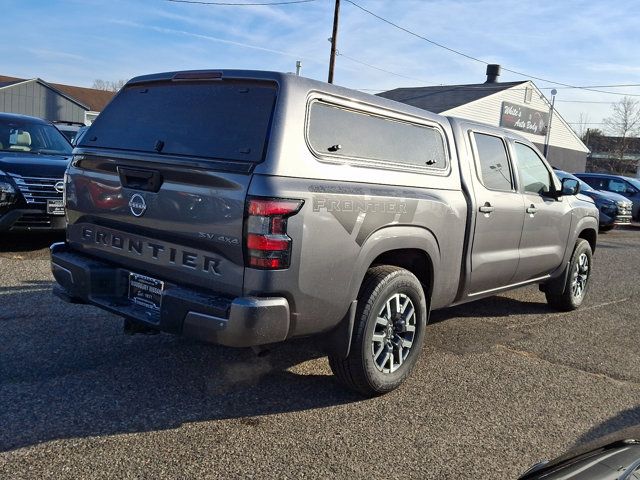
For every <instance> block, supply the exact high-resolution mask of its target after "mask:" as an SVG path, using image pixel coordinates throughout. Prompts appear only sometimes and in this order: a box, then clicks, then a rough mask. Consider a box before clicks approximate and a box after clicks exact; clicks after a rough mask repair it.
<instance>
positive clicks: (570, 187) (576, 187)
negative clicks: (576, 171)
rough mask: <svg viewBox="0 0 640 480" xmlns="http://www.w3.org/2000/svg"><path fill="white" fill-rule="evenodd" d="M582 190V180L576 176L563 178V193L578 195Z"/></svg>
mask: <svg viewBox="0 0 640 480" xmlns="http://www.w3.org/2000/svg"><path fill="white" fill-rule="evenodd" d="M579 192H580V182H578V180H576V179H574V178H565V179H563V180H562V195H577V194H578V193H579Z"/></svg>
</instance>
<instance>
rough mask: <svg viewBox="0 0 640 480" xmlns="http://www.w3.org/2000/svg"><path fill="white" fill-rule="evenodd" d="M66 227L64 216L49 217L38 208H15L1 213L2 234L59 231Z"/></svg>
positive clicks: (0, 230) (44, 211)
mask: <svg viewBox="0 0 640 480" xmlns="http://www.w3.org/2000/svg"><path fill="white" fill-rule="evenodd" d="M66 226H67V222H66V219H65V217H64V216H63V215H49V214H47V212H46V210H43V209H38V208H14V209H11V210H8V211H6V212H5V213H0V232H26V231H35V230H38V231H41V230H45V231H50V230H56V231H57V230H64V229H65V228H66Z"/></svg>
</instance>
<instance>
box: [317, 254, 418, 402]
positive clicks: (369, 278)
mask: <svg viewBox="0 0 640 480" xmlns="http://www.w3.org/2000/svg"><path fill="white" fill-rule="evenodd" d="M406 299H409V300H410V303H406ZM392 301H393V304H391V303H390V302H392ZM411 306H413V307H414V308H413V312H414V315H411V310H412V309H411ZM403 307H404V308H403ZM383 311H385V312H387V314H386V315H385V316H384V317H383V316H381V314H382V313H383ZM385 317H389V319H390V320H389V321H388V325H386V326H383V325H382V322H381V320H382V319H383V318H385ZM379 318H380V320H378V319H379ZM426 324H427V302H426V300H425V296H424V291H423V289H422V285H421V284H420V281H419V280H418V279H417V278H416V276H415V275H413V274H412V273H411V272H409V271H408V270H405V269H403V268H400V267H396V266H391V265H380V266H376V267H373V268H370V269H369V270H368V271H367V274H366V275H365V277H364V281H363V282H362V286H361V287H360V292H359V294H358V307H357V309H356V317H355V323H354V327H353V336H352V338H351V351H350V353H349V356H348V357H347V358H340V357H336V356H329V365H330V366H331V370H332V371H333V373H334V374H335V375H336V377H337V378H338V380H340V382H342V383H343V384H344V385H346V386H347V387H349V388H350V389H352V390H355V391H357V392H359V393H361V394H363V395H366V396H369V397H372V396H376V395H381V394H384V393H387V392H390V391H391V390H393V389H395V388H397V387H398V386H399V385H400V384H401V383H402V382H403V381H404V380H405V379H406V378H407V377H408V376H409V374H410V373H411V371H412V369H413V367H414V365H415V364H416V361H417V360H418V357H419V356H420V351H421V350H422V343H423V341H424V335H425V327H426ZM413 325H415V329H414V330H413V332H411V331H410V330H411V329H410V327H411V326H413ZM381 330H382V332H381ZM390 330H392V332H390ZM374 332H375V335H376V338H378V339H379V338H380V337H381V336H382V337H384V338H385V340H374ZM409 338H410V343H411V344H410V345H409V346H408V347H407V350H408V352H406V351H405V349H404V348H402V347H404V346H405V345H408V343H407V342H409ZM374 349H377V350H378V356H377V358H374V357H375V355H376V352H375V351H374ZM380 349H383V350H380ZM403 355H406V357H403V358H402V361H401V362H400V360H401V357H402V356H403ZM389 356H390V357H391V358H390V359H389ZM381 357H382V358H381ZM394 361H395V365H394ZM380 364H382V366H381V365H380ZM386 365H388V366H389V367H388V368H386ZM393 368H396V369H395V370H393ZM384 370H388V371H387V372H385V371H384Z"/></svg>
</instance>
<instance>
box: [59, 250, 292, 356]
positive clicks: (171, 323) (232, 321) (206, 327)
mask: <svg viewBox="0 0 640 480" xmlns="http://www.w3.org/2000/svg"><path fill="white" fill-rule="evenodd" d="M51 269H52V272H53V275H54V277H55V279H56V281H57V282H58V285H57V286H56V287H54V294H56V295H57V296H58V297H60V298H62V299H63V300H65V301H67V302H73V303H88V304H91V305H95V306H98V307H100V308H103V309H105V310H108V311H109V312H112V313H115V314H116V315H120V316H122V317H125V318H128V319H130V320H133V321H136V322H140V323H143V324H147V325H149V326H153V327H155V328H158V329H159V330H161V331H164V332H168V333H174V334H183V335H186V336H189V337H192V338H196V339H198V340H202V341H205V342H210V343H216V344H220V345H227V346H230V347H250V346H256V345H265V344H269V343H276V342H281V341H283V340H285V339H286V338H287V335H288V333H289V319H290V312H289V303H288V302H287V300H286V299H285V298H282V297H270V298H258V297H238V298H233V299H232V298H228V297H223V296H219V295H216V294H215V293H211V294H207V293H203V292H202V291H201V290H195V289H191V288H186V287H182V286H180V285H177V284H173V283H170V282H165V290H164V292H163V294H162V305H161V309H160V311H159V312H152V311H150V310H148V309H146V308H144V307H141V306H139V305H136V304H133V303H132V302H131V301H129V299H128V288H129V286H128V282H129V280H128V279H129V273H130V271H129V270H127V269H125V268H122V267H120V266H117V265H113V264H110V263H107V262H104V261H102V260H98V259H95V258H93V257H89V256H86V255H82V254H80V253H77V252H75V251H73V250H71V249H69V248H68V246H67V245H66V244H64V243H55V244H53V245H52V246H51Z"/></svg>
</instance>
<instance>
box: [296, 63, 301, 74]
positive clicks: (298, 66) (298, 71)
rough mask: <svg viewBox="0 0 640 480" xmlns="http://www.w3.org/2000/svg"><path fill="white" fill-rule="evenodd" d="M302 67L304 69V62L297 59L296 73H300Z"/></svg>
mask: <svg viewBox="0 0 640 480" xmlns="http://www.w3.org/2000/svg"><path fill="white" fill-rule="evenodd" d="M301 69H302V62H301V61H300V60H296V75H300V70H301Z"/></svg>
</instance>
